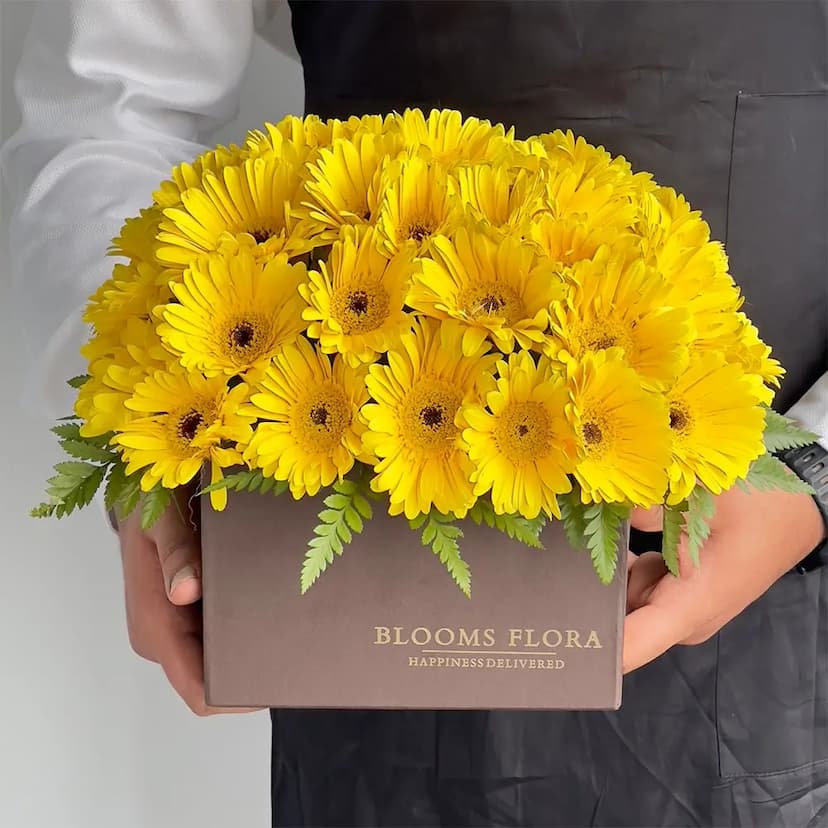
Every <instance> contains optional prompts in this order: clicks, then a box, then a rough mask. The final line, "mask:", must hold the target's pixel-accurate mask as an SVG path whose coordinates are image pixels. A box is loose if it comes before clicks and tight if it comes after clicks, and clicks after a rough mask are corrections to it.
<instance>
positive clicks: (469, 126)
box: [395, 109, 513, 165]
mask: <svg viewBox="0 0 828 828" xmlns="http://www.w3.org/2000/svg"><path fill="white" fill-rule="evenodd" d="M395 118H396V121H397V125H398V128H399V131H400V135H401V136H402V141H403V143H404V145H405V148H406V149H408V150H410V151H414V152H418V151H420V150H423V149H424V150H426V152H427V156H428V157H429V158H430V159H432V160H434V161H439V162H440V163H441V164H444V165H451V164H456V163H460V162H475V161H488V160H490V159H491V158H492V156H493V155H494V154H495V153H496V151H497V149H498V148H499V147H501V146H502V145H504V144H505V143H506V142H507V141H509V140H511V139H512V136H513V130H509V132H508V133H506V132H505V130H504V128H503V125H502V124H495V125H493V124H492V123H491V122H489V121H482V120H480V119H479V118H466V119H465V120H464V119H463V116H462V115H461V114H460V113H459V112H457V111H456V110H451V109H442V110H438V109H433V110H431V112H430V113H429V114H428V117H426V116H425V115H424V114H423V112H422V110H420V109H406V110H405V112H403V113H402V115H399V114H398V115H396V116H395Z"/></svg>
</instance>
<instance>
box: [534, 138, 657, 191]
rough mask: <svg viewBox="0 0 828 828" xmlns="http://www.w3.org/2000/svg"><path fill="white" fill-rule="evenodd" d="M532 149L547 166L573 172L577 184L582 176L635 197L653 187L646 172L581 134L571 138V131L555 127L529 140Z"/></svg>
mask: <svg viewBox="0 0 828 828" xmlns="http://www.w3.org/2000/svg"><path fill="white" fill-rule="evenodd" d="M529 144H530V148H531V151H532V152H537V151H538V148H537V144H539V145H540V147H542V153H543V155H544V157H545V158H546V159H547V162H548V164H549V166H550V167H551V168H552V169H554V170H558V171H560V170H569V171H574V172H576V173H577V175H576V177H575V178H574V180H573V181H572V183H573V185H574V186H576V187H577V186H578V185H579V184H580V183H581V182H583V181H584V180H586V179H590V180H591V181H592V182H594V186H595V187H598V188H601V187H605V186H606V185H610V186H611V187H612V188H613V190H614V191H615V193H617V194H618V195H625V196H634V195H635V196H637V195H639V194H641V193H644V192H650V191H652V190H653V189H655V186H656V185H655V184H654V183H653V182H652V180H651V179H652V176H651V175H650V174H649V173H633V171H632V167H631V166H630V163H629V161H627V159H626V158H624V157H623V156H621V155H617V156H612V155H611V154H610V153H609V152H607V151H606V150H605V149H604V148H603V147H600V146H593V145H592V144H589V143H587V141H586V140H585V139H584V138H582V137H581V136H578V137H577V138H576V137H575V134H574V133H573V132H572V130H567V131H566V132H563V131H562V130H555V131H554V132H547V133H544V134H542V135H538V136H537V137H536V138H533V139H530V141H529Z"/></svg>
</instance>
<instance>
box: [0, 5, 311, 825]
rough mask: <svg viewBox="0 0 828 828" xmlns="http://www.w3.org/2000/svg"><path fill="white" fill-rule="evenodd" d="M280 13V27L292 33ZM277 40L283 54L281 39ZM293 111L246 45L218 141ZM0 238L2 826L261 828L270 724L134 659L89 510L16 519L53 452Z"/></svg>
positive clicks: (16, 44)
mask: <svg viewBox="0 0 828 828" xmlns="http://www.w3.org/2000/svg"><path fill="white" fill-rule="evenodd" d="M65 1H66V0H51V2H65ZM110 2H123V0H110ZM33 6H34V2H33V1H32V0H0V94H1V96H2V98H1V99H0V104H2V106H1V107H0V115H1V116H2V119H1V120H0V132H1V133H2V138H3V139H5V138H6V137H8V136H9V135H10V134H11V133H12V131H13V130H14V129H15V128H16V126H17V124H18V123H19V115H18V112H17V107H16V102H15V100H14V96H13V91H12V89H13V87H12V75H13V71H14V67H15V65H16V63H17V61H18V59H19V55H20V50H21V48H22V46H23V36H24V34H25V32H26V30H27V28H28V24H29V20H30V18H31V12H32V7H33ZM286 12H287V10H286V9H283V10H281V11H280V14H283V20H284V24H285V27H288V25H289V17H288V15H287V13H286ZM286 32H287V28H286ZM285 41H286V43H287V44H288V45H287V49H288V50H290V36H289V33H287V34H286V37H285ZM274 78H278V79H279V83H277V84H274V82H273V79H274ZM301 109H302V93H301V70H300V67H299V65H298V62H297V61H296V59H295V57H294V56H293V55H289V54H281V53H279V52H276V51H274V50H273V49H271V48H270V47H268V46H266V45H265V44H263V43H257V45H256V50H255V53H254V57H253V60H252V62H251V66H250V72H249V74H248V79H247V82H246V85H245V88H244V93H243V98H242V103H241V109H240V112H239V116H238V118H237V119H236V120H235V121H234V122H233V123H232V124H228V125H227V126H226V127H224V128H222V130H221V131H220V132H219V133H218V134H217V135H216V136H215V137H216V140H222V141H224V140H227V141H232V140H239V138H241V137H242V136H243V134H244V131H245V130H246V129H247V128H249V127H253V126H257V125H259V124H260V123H261V122H262V121H264V120H265V119H274V118H278V117H279V116H281V115H282V114H284V113H285V112H289V111H294V112H300V111H301ZM6 215H7V212H5V211H4V213H3V216H6ZM6 236H7V233H6V223H5V219H3V220H0V378H1V379H0V446H2V449H1V450H0V458H2V466H0V468H2V471H0V526H2V533H0V825H2V826H3V828H46V826H55V828H115V827H116V826H117V828H173V827H174V826H175V828H191V826H192V828H196V827H198V828H264V827H265V826H267V825H269V824H270V823H269V760H270V755H269V750H270V734H269V720H268V718H267V715H266V714H265V713H257V714H253V715H249V716H234V717H224V718H214V719H209V720H199V719H195V718H194V717H192V716H191V714H190V713H189V712H188V711H187V710H186V708H185V707H184V705H183V704H182V703H181V702H179V700H178V699H177V697H176V696H175V695H174V694H173V693H172V691H171V690H170V689H169V688H168V686H167V684H166V681H165V680H164V677H163V675H162V674H161V672H160V670H159V668H157V667H156V666H155V665H152V664H148V663H146V662H143V661H141V660H139V659H138V658H137V656H134V655H133V654H132V652H131V651H130V649H129V644H128V642H127V636H126V628H125V623H124V613H123V600H122V583H121V573H120V562H119V558H118V550H117V546H116V544H115V541H114V538H113V536H112V535H111V534H110V533H109V532H108V530H107V529H106V528H104V525H103V522H102V516H101V514H100V513H99V512H98V511H97V510H95V509H90V511H89V512H88V513H85V514H84V513H82V514H80V515H78V516H75V517H73V518H71V519H70V520H65V521H61V522H60V523H57V522H36V521H34V520H31V519H30V518H28V517H27V510H28V508H29V507H30V506H31V505H32V504H33V503H36V502H38V501H39V500H40V495H41V492H42V486H43V481H44V480H45V478H46V477H47V476H48V474H49V470H50V468H51V465H52V463H53V462H54V461H55V459H56V450H55V447H54V445H53V443H52V442H51V441H50V440H49V439H48V431H47V429H48V427H49V425H50V423H49V422H47V421H46V420H45V419H44V418H39V417H38V416H37V413H36V412H24V411H22V410H21V409H20V407H19V406H18V403H17V388H18V386H19V370H20V369H19V366H18V365H17V364H16V363H15V351H16V349H15V340H16V336H17V333H16V332H17V330H18V329H17V322H16V319H15V314H14V308H12V307H10V306H9V302H8V300H7V298H6V297H7V288H8V277H7V275H6V270H5V263H6V261H7V253H6V248H5V247H4V246H3V245H4V244H5V243H6ZM12 243H13V240H12Z"/></svg>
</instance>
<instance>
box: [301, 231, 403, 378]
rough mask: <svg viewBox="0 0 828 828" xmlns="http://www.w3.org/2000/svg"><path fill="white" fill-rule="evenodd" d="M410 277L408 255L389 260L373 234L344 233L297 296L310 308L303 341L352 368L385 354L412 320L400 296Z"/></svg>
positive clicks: (364, 232)
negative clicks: (315, 342)
mask: <svg viewBox="0 0 828 828" xmlns="http://www.w3.org/2000/svg"><path fill="white" fill-rule="evenodd" d="M413 271H414V259H413V256H412V251H411V250H410V249H409V250H403V251H402V252H400V253H398V254H396V255H395V256H394V257H393V258H391V259H390V260H389V259H387V258H386V257H385V256H383V254H382V253H381V252H380V251H379V249H378V247H377V242H376V236H375V234H374V232H373V231H372V230H370V229H369V230H366V231H362V232H361V233H358V232H357V231H356V229H355V228H351V227H348V228H344V229H343V236H342V239H341V240H340V241H338V242H336V243H335V244H334V245H333V247H332V248H331V254H330V257H329V259H328V261H327V263H326V262H320V263H319V271H314V270H312V271H310V273H309V274H308V282H307V283H306V284H303V285H302V286H300V288H299V290H300V292H301V295H302V297H303V298H304V299H305V301H306V302H307V304H308V306H309V307H305V309H304V311H303V314H302V317H303V319H305V320H306V321H308V322H310V325H309V326H308V335H309V336H311V337H314V338H315V339H318V340H319V344H320V347H321V349H322V350H323V351H324V352H325V353H329V354H332V353H341V354H343V355H344V356H345V358H346V360H347V361H348V362H350V363H351V364H355V363H357V362H360V361H362V362H368V361H370V360H373V359H374V358H375V357H376V355H377V354H380V353H383V352H384V351H387V350H388V348H389V347H391V344H392V343H394V342H396V340H397V337H398V335H399V334H400V333H401V332H402V331H404V330H405V329H406V328H408V327H409V326H410V324H411V319H410V317H409V316H408V314H406V313H405V311H404V310H403V307H404V305H405V294H406V290H407V289H408V283H409V280H410V278H411V274H412V272H413Z"/></svg>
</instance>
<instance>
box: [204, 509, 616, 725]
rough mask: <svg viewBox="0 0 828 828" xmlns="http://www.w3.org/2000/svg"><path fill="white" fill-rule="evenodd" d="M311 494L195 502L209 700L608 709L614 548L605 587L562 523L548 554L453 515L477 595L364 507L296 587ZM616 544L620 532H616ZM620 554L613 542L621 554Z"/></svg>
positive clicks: (312, 515) (550, 535)
mask: <svg viewBox="0 0 828 828" xmlns="http://www.w3.org/2000/svg"><path fill="white" fill-rule="evenodd" d="M319 509H320V504H319V502H318V501H316V500H311V499H305V500H302V501H298V502H297V501H294V500H292V499H291V498H290V497H289V496H288V495H284V496H282V497H280V498H273V497H272V496H262V495H248V494H244V495H242V494H235V495H231V496H230V503H229V505H228V508H227V510H226V511H225V512H223V513H221V514H217V513H215V512H213V511H212V510H211V509H209V508H205V510H204V514H203V527H202V537H203V544H204V616H205V619H204V620H205V630H204V633H205V659H206V674H207V688H208V699H209V701H210V703H211V704H215V705H221V706H242V705H244V706H247V705H256V706H267V707H327V708H331V707H344V708H371V707H377V708H388V709H390V708H426V709H452V708H483V709H497V708H503V709H508V708H537V709H591V708H607V709H608V708H614V707H617V706H618V704H619V703H620V686H621V682H620V636H621V625H622V622H623V610H624V590H625V583H624V566H623V557H622V558H621V565H620V566H619V573H618V575H617V576H616V579H615V581H614V582H613V583H612V584H611V585H610V586H604V585H602V584H601V583H600V582H599V581H598V578H597V576H596V575H595V573H594V571H593V569H592V564H591V562H590V559H589V555H588V554H587V553H585V552H579V551H575V550H573V549H571V548H570V547H569V546H568V545H567V544H566V541H565V539H564V537H563V534H562V532H561V531H560V527H558V526H557V525H555V524H552V525H550V526H548V527H547V528H546V530H545V531H544V535H543V543H544V546H545V549H544V550H535V549H530V548H528V547H525V546H523V545H521V544H519V543H517V542H515V541H511V540H509V539H508V538H506V537H505V536H503V535H502V534H501V533H499V532H497V531H496V530H494V529H490V528H488V527H479V526H476V525H474V524H472V523H469V522H466V523H464V524H463V531H464V533H465V536H464V537H463V538H462V540H461V550H462V554H463V556H464V558H465V559H466V560H467V561H468V562H469V564H470V566H471V571H472V597H471V599H468V598H466V597H465V596H464V595H463V594H462V593H461V592H460V590H459V589H458V588H457V586H456V585H455V584H454V583H453V581H452V580H451V578H450V576H449V575H448V573H447V572H446V570H445V569H444V567H443V565H442V564H441V563H440V561H439V560H438V559H437V557H436V556H435V555H434V554H433V552H432V551H431V550H430V549H428V548H425V547H423V546H422V545H421V544H420V539H419V535H418V534H415V533H414V532H412V531H411V530H410V529H409V528H408V526H407V525H406V523H405V521H403V520H401V519H399V518H394V519H392V518H389V517H387V516H386V515H382V514H375V516H374V518H373V520H371V521H369V522H368V523H367V524H366V527H365V530H364V532H363V534H361V535H358V536H356V537H355V539H354V541H353V543H352V544H351V545H350V546H348V547H346V549H345V553H344V555H343V556H341V557H337V558H335V560H334V562H333V564H332V565H331V566H330V567H329V568H328V570H327V571H326V572H325V573H324V574H323V575H322V577H321V578H320V580H319V581H317V583H316V584H314V585H313V586H312V587H311V589H310V590H309V591H308V592H307V594H305V595H304V596H302V595H300V591H299V575H300V571H301V565H302V560H303V557H304V553H305V549H306V546H307V542H308V539H309V538H310V537H311V536H312V532H313V527H314V526H315V524H316V522H317V518H316V516H317V514H318V511H319ZM622 541H623V543H622V546H623V549H626V537H624V538H623V539H622ZM621 554H622V555H623V552H622V553H621Z"/></svg>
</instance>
